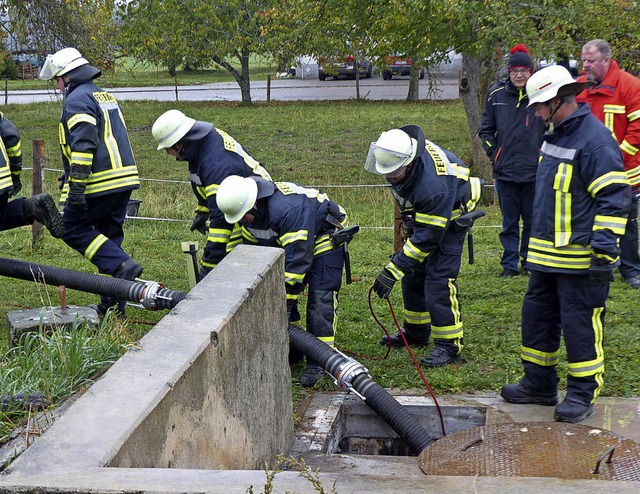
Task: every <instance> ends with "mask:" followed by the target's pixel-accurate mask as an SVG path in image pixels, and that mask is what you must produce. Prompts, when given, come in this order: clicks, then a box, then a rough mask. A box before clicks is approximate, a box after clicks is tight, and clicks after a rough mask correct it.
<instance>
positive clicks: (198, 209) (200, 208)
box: [194, 204, 209, 214]
mask: <svg viewBox="0 0 640 494" xmlns="http://www.w3.org/2000/svg"><path fill="white" fill-rule="evenodd" d="M194 211H195V212H196V213H207V214H208V213H209V208H208V207H207V206H203V205H202V204H198V205H197V206H196V209H195V210H194Z"/></svg>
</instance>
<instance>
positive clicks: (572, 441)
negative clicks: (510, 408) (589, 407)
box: [418, 422, 640, 481]
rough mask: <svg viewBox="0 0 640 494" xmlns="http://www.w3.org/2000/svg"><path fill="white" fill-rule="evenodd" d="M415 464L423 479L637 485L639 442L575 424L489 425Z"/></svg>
mask: <svg viewBox="0 0 640 494" xmlns="http://www.w3.org/2000/svg"><path fill="white" fill-rule="evenodd" d="M418 463H419V464H420V468H421V469H422V471H423V472H424V473H426V474H427V475H452V476H469V477H471V476H476V475H478V476H483V477H550V478H558V479H591V480H631V481H639V480H640V443H637V442H636V441H634V440H632V439H628V438H625V437H623V436H619V435H618V434H615V433H613V432H610V431H607V430H604V429H597V428H594V427H590V426H587V425H580V424H566V423H561V422H558V423H549V422H526V423H508V424H494V425H488V426H483V427H473V428H471V429H466V430H463V431H460V432H456V433H454V434H451V435H448V436H445V437H443V438H442V439H439V440H437V441H436V442H434V443H433V444H431V445H430V446H428V447H427V448H425V449H424V450H423V451H422V453H420V456H419V457H418Z"/></svg>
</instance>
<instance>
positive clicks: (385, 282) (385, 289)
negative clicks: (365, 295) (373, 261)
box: [373, 268, 396, 298]
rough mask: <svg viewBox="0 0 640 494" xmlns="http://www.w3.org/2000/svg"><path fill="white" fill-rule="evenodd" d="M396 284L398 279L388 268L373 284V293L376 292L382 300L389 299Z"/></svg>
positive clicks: (381, 272)
mask: <svg viewBox="0 0 640 494" xmlns="http://www.w3.org/2000/svg"><path fill="white" fill-rule="evenodd" d="M395 284H396V279H395V278H394V277H393V275H392V274H391V271H389V270H388V269H387V268H384V269H383V270H382V271H380V274H379V275H378V277H377V278H376V281H374V282H373V291H374V292H376V294H377V295H378V297H380V298H389V295H391V290H393V285H395Z"/></svg>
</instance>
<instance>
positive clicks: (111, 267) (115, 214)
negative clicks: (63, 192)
mask: <svg viewBox="0 0 640 494" xmlns="http://www.w3.org/2000/svg"><path fill="white" fill-rule="evenodd" d="M130 196H131V191H125V192H117V193H114V194H108V195H104V196H100V197H92V196H86V200H87V209H86V210H79V209H77V208H70V207H69V206H68V205H67V206H66V207H65V209H64V216H63V223H64V235H63V240H64V241H65V243H66V244H67V245H68V246H69V247H71V248H73V249H75V250H77V251H78V252H79V253H80V254H82V255H83V256H85V257H86V258H87V259H89V260H90V261H91V262H92V263H93V264H94V265H95V266H97V268H98V271H99V272H100V273H102V274H110V275H112V274H113V273H114V272H115V271H116V270H117V269H118V268H119V267H120V265H121V264H122V263H123V262H124V261H126V260H127V259H129V255H127V253H126V252H124V251H123V250H122V248H121V247H120V246H121V245H122V241H123V239H124V231H123V229H122V223H123V222H124V218H125V215H126V213H127V206H128V204H129V197H130Z"/></svg>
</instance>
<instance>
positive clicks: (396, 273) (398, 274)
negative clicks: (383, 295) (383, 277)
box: [385, 262, 404, 281]
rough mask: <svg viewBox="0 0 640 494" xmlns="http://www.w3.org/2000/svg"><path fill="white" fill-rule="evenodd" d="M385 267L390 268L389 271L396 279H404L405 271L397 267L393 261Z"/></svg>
mask: <svg viewBox="0 0 640 494" xmlns="http://www.w3.org/2000/svg"><path fill="white" fill-rule="evenodd" d="M385 268H386V269H387V270H388V271H389V272H390V273H391V274H392V275H393V277H394V278H395V279H396V280H398V281H399V280H401V279H402V277H403V276H404V273H403V272H402V271H400V270H399V269H398V267H397V266H396V265H395V264H393V262H390V263H389V264H387V265H386V266H385Z"/></svg>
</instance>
